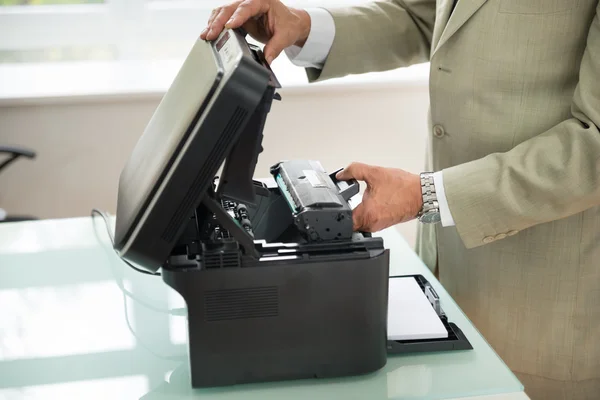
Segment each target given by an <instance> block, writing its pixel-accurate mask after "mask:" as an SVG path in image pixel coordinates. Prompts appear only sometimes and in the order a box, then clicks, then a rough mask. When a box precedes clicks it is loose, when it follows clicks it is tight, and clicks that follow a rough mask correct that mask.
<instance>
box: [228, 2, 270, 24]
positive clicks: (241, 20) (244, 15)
mask: <svg viewBox="0 0 600 400" xmlns="http://www.w3.org/2000/svg"><path fill="white" fill-rule="evenodd" d="M267 11H269V2H267V1H261V0H245V1H243V2H241V4H240V5H239V6H238V7H237V8H236V10H235V12H234V13H233V15H232V16H231V18H230V19H229V21H227V22H226V24H225V27H226V28H230V29H235V28H239V27H240V26H242V25H244V24H245V23H246V22H247V21H248V20H249V19H250V18H252V17H256V16H257V15H261V14H264V13H266V12H267Z"/></svg>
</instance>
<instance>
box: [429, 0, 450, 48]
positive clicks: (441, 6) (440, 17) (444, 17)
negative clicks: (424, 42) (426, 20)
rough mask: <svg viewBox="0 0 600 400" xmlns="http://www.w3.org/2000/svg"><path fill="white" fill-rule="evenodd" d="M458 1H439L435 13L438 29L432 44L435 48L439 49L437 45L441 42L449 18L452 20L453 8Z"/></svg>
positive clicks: (434, 32)
mask: <svg viewBox="0 0 600 400" xmlns="http://www.w3.org/2000/svg"><path fill="white" fill-rule="evenodd" d="M455 1H456V0H438V1H437V8H436V11H435V24H436V29H434V30H433V38H432V39H431V43H432V45H433V48H434V49H435V48H436V47H437V44H438V43H439V41H440V37H441V36H442V33H443V32H444V27H446V24H447V23H448V18H450V13H451V12H452V6H453V4H454V2H455Z"/></svg>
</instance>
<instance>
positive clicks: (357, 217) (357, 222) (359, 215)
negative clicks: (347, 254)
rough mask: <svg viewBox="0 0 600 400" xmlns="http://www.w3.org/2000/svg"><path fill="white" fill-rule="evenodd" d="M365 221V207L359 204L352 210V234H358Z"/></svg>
mask: <svg viewBox="0 0 600 400" xmlns="http://www.w3.org/2000/svg"><path fill="white" fill-rule="evenodd" d="M364 219H365V206H364V204H362V203H361V204H359V205H358V206H356V208H355V209H354V210H352V229H353V230H354V232H359V231H360V230H361V229H362V228H363V225H364Z"/></svg>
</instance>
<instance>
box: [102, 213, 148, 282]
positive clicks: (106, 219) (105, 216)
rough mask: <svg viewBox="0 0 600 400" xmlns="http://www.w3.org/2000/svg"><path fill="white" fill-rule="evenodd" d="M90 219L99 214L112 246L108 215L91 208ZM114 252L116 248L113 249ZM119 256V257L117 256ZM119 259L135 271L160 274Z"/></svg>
mask: <svg viewBox="0 0 600 400" xmlns="http://www.w3.org/2000/svg"><path fill="white" fill-rule="evenodd" d="M91 215H92V219H93V218H94V215H98V216H100V217H101V218H102V219H103V220H104V225H105V226H106V232H107V233H108V237H109V238H110V243H111V245H112V246H114V245H115V237H114V236H113V233H112V231H111V229H110V222H109V221H108V215H106V213H105V212H104V211H100V210H98V209H97V208H93V209H92V213H91ZM115 253H116V250H115ZM119 258H120V257H119ZM121 260H122V261H123V262H124V263H125V264H127V265H128V266H129V267H131V268H132V269H134V270H136V271H137V272H140V273H142V274H146V275H153V276H160V272H150V271H146V270H143V269H141V268H138V267H136V266H135V265H133V264H131V263H130V262H129V261H127V260H124V259H122V258H121Z"/></svg>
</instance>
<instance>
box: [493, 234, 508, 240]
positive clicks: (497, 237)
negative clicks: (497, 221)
mask: <svg viewBox="0 0 600 400" xmlns="http://www.w3.org/2000/svg"><path fill="white" fill-rule="evenodd" d="M506 236H507V235H506V233H499V234H497V235H496V237H495V238H494V239H496V240H502V239H506Z"/></svg>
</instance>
